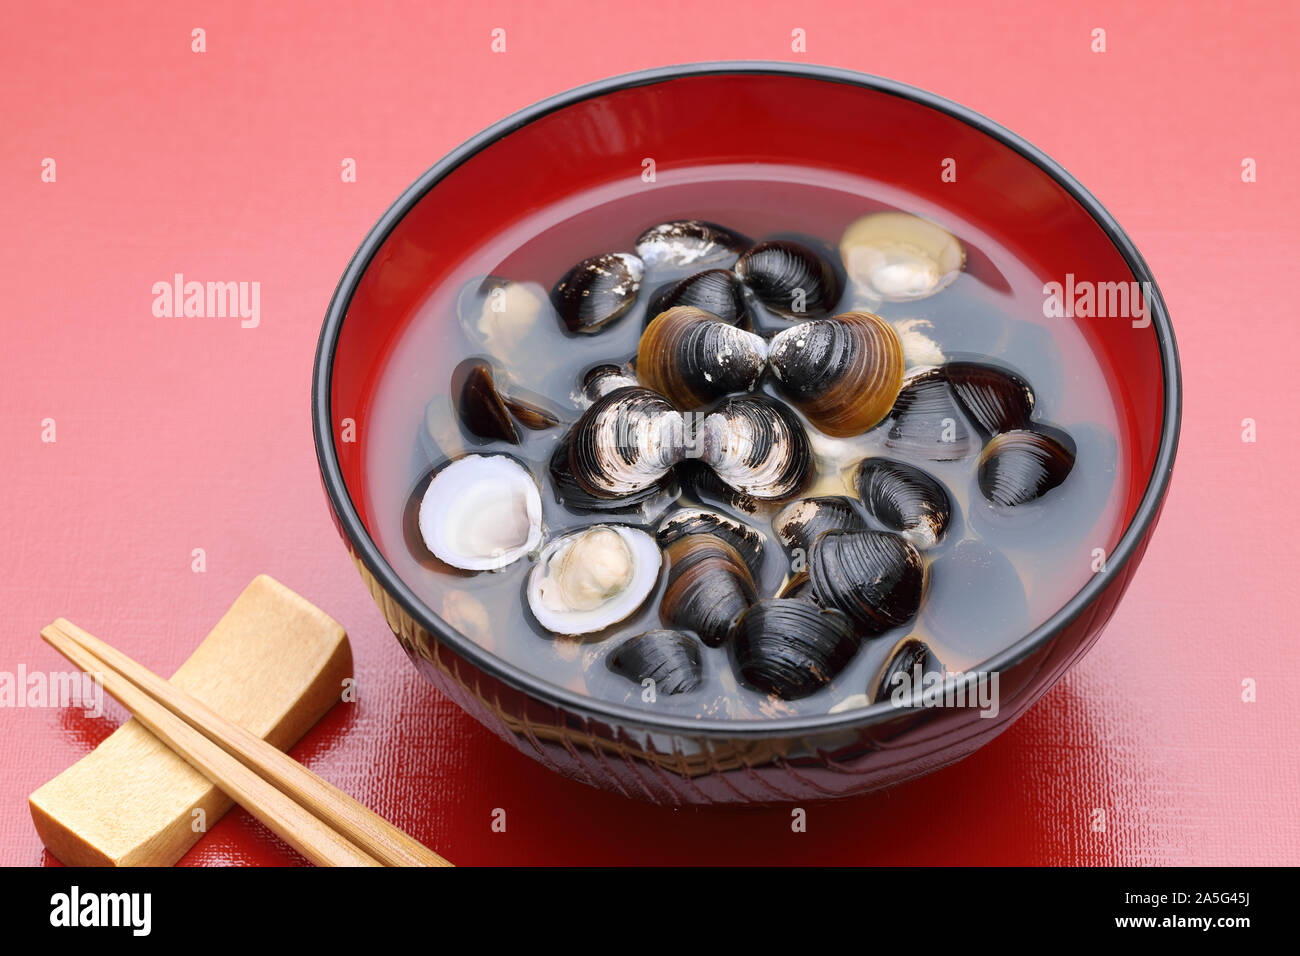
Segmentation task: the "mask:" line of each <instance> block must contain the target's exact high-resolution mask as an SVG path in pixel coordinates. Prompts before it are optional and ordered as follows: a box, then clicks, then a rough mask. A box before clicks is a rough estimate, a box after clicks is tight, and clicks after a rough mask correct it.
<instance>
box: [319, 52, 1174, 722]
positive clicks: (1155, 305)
mask: <svg viewBox="0 0 1300 956" xmlns="http://www.w3.org/2000/svg"><path fill="white" fill-rule="evenodd" d="M715 75H741V76H744V75H766V76H785V77H794V78H799V79H813V80H821V81H827V82H834V83H843V84H846V85H850V86H856V87H860V88H864V89H867V90H871V91H873V92H877V93H884V94H887V95H890V96H896V97H899V98H901V99H904V100H908V101H910V102H912V103H915V104H917V105H919V106H924V107H928V108H930V109H934V110H938V111H939V112H941V113H945V114H947V115H948V116H951V117H953V118H954V119H957V120H960V121H961V122H963V123H966V124H967V125H968V126H971V127H973V128H974V129H976V130H978V131H980V132H981V133H983V134H984V135H986V136H989V137H991V138H992V139H994V140H996V141H998V142H999V143H1001V144H1002V145H1003V146H1005V147H1007V148H1009V149H1011V150H1013V151H1015V152H1016V153H1018V154H1020V155H1021V156H1022V157H1024V158H1025V159H1027V160H1029V161H1030V162H1032V163H1034V165H1036V166H1038V167H1039V168H1040V169H1042V170H1043V171H1044V172H1045V173H1047V174H1048V175H1049V176H1051V177H1052V179H1053V180H1055V181H1056V183H1057V184H1058V185H1060V186H1061V187H1062V188H1063V189H1064V190H1065V191H1066V192H1067V193H1068V194H1069V195H1070V196H1071V197H1072V198H1073V199H1074V200H1075V201H1076V202H1078V203H1079V204H1080V205H1081V206H1082V207H1083V208H1084V209H1085V210H1086V211H1087V212H1088V214H1089V215H1090V216H1091V217H1092V218H1093V220H1094V221H1096V223H1097V224H1098V225H1099V226H1100V227H1101V229H1102V230H1103V232H1104V233H1105V234H1106V236H1107V237H1108V238H1109V239H1110V240H1111V242H1112V243H1113V244H1114V246H1115V248H1116V250H1117V251H1118V252H1119V253H1120V255H1121V256H1122V257H1123V258H1124V260H1125V262H1126V263H1127V265H1128V267H1129V269H1130V270H1131V271H1132V273H1133V278H1134V279H1136V280H1137V281H1139V282H1146V283H1148V285H1147V286H1146V287H1145V288H1146V289H1147V290H1148V291H1147V298H1148V303H1147V304H1148V308H1149V309H1150V313H1151V327H1152V329H1153V330H1154V332H1155V334H1156V337H1157V345H1158V347H1159V349H1160V363H1161V368H1162V371H1163V378H1164V396H1163V398H1164V403H1163V409H1162V412H1163V415H1162V422H1161V432H1160V441H1159V447H1158V449H1157V452H1156V459H1155V464H1154V467H1153V468H1152V471H1151V475H1150V477H1149V479H1148V481H1147V486H1146V489H1145V490H1144V491H1143V494H1142V500H1141V501H1140V502H1139V504H1138V508H1137V510H1136V511H1135V512H1134V515H1133V517H1132V519H1131V520H1130V521H1129V522H1128V524H1127V526H1126V527H1125V529H1124V532H1123V534H1122V535H1121V536H1120V540H1119V542H1118V544H1117V545H1116V546H1115V549H1114V551H1113V552H1112V553H1111V554H1110V555H1109V560H1108V561H1107V562H1106V570H1104V571H1101V572H1097V573H1095V574H1093V576H1092V577H1091V578H1090V579H1089V580H1088V582H1087V583H1086V584H1085V585H1084V586H1083V587H1082V588H1080V589H1079V590H1078V591H1077V592H1075V594H1074V595H1073V596H1072V597H1071V598H1070V599H1069V600H1068V601H1067V602H1066V603H1065V604H1064V605H1063V606H1062V607H1061V608H1060V609H1059V610H1057V611H1056V612H1054V613H1053V614H1052V616H1051V617H1049V618H1048V619H1047V620H1046V621H1044V622H1043V623H1042V624H1040V625H1039V626H1038V627H1036V628H1034V629H1033V630H1032V631H1030V632H1029V633H1028V634H1026V635H1024V636H1023V637H1021V638H1020V639H1019V640H1017V641H1016V642H1015V643H1014V644H1012V645H1010V646H1009V647H1007V648H1004V649H1003V650H1002V651H1000V652H999V653H997V654H995V655H994V656H993V657H991V658H988V659H987V660H985V661H983V662H981V663H980V665H979V667H978V670H979V671H984V672H993V671H999V672H1001V671H1005V670H1007V669H1008V668H1009V667H1011V666H1013V665H1014V664H1016V663H1017V662H1019V661H1020V660H1022V659H1024V658H1025V657H1027V656H1028V655H1029V654H1031V653H1032V652H1033V651H1034V650H1036V649H1037V648H1038V647H1040V646H1041V645H1043V644H1045V643H1047V642H1048V641H1050V640H1052V639H1053V638H1054V637H1056V636H1057V635H1058V634H1060V633H1061V632H1062V631H1063V630H1064V629H1065V628H1066V627H1068V626H1069V625H1070V624H1071V623H1073V622H1074V621H1075V619H1077V618H1078V617H1079V616H1080V615H1081V614H1082V613H1083V612H1084V611H1085V610H1086V609H1087V608H1088V607H1090V606H1091V605H1092V603H1093V602H1094V601H1095V600H1096V599H1097V598H1098V597H1100V595H1101V594H1102V592H1103V591H1105V590H1106V589H1107V588H1108V587H1109V586H1110V585H1111V584H1112V583H1113V582H1114V581H1116V580H1117V579H1118V578H1119V576H1120V575H1121V574H1122V573H1123V572H1124V570H1125V568H1126V566H1127V565H1128V563H1129V562H1130V561H1132V560H1134V558H1135V555H1136V552H1137V551H1138V549H1139V548H1140V546H1141V545H1142V542H1143V541H1144V540H1145V538H1146V536H1147V534H1148V532H1149V531H1150V529H1151V527H1152V525H1153V524H1154V523H1155V521H1156V519H1157V517H1158V516H1159V512H1160V508H1161V505H1162V503H1163V500H1164V496H1165V493H1166V491H1167V489H1168V487H1169V480H1170V475H1171V473H1172V470H1173V465H1174V458H1175V455H1176V453H1177V449H1178V437H1179V428H1180V423H1181V417H1182V374H1181V370H1180V366H1179V359H1178V347H1177V343H1176V342H1175V339H1174V330H1173V326H1172V324H1171V322H1170V319H1169V313H1168V310H1167V308H1166V306H1165V302H1164V298H1163V296H1162V295H1161V293H1160V289H1159V286H1158V285H1157V284H1156V281H1155V277H1154V276H1153V275H1152V274H1151V270H1150V267H1149V266H1148V265H1147V263H1146V260H1145V259H1143V257H1142V254H1141V253H1140V252H1138V250H1137V247H1136V246H1135V245H1134V243H1133V241H1132V240H1131V239H1130V238H1129V237H1128V235H1127V233H1125V232H1124V230H1123V229H1122V228H1121V227H1120V225H1119V223H1118V221H1117V220H1116V219H1115V217H1114V216H1113V215H1111V213H1110V212H1109V211H1107V210H1106V208H1105V207H1104V206H1102V204H1101V203H1100V202H1099V201H1098V200H1097V198H1096V197H1095V196H1093V195H1092V193H1090V192H1089V191H1088V190H1087V189H1086V188H1084V186H1083V185H1082V184H1081V183H1080V182H1079V181H1078V180H1076V179H1075V178H1074V177H1073V176H1072V175H1071V174H1070V173H1068V172H1067V171H1066V170H1065V169H1064V167H1062V166H1061V165H1060V164H1059V163H1057V162H1056V161H1055V160H1053V159H1052V158H1051V157H1049V156H1048V155H1047V154H1046V153H1044V152H1043V151H1042V150H1040V149H1039V148H1038V147H1036V146H1034V145H1033V144H1032V143H1030V142H1029V141H1028V140H1026V139H1024V138H1023V137H1021V136H1019V135H1017V134H1015V133H1013V132H1011V131H1010V130H1008V129H1006V128H1005V127H1003V126H1002V125H1000V124H998V123H996V122H994V121H993V120H991V119H989V118H988V117H986V116H984V115H983V114H981V113H978V112H976V111H974V110H972V109H969V108H968V107H965V106H962V105H960V104H958V103H955V102H953V101H951V100H948V99H946V98H944V97H941V96H938V95H936V94H934V93H930V92H927V91H925V90H922V89H920V88H918V87H914V86H911V85H909V84H906V83H902V82H899V81H897V80H890V79H886V78H884V77H878V76H873V75H871V74H867V73H860V72H857V71H854V70H848V69H844V68H842V67H833V66H822V65H813V64H802V63H787V62H782V61H763V60H734V61H733V60H722V61H710V62H701V63H686V64H678V65H673V66H662V67H654V68H651V69H647V70H639V71H636V72H633V73H625V74H621V75H618V76H612V77H608V78H605V79H601V80H597V81H595V82H593V83H587V84H584V85H582V86H578V87H574V88H573V89H570V90H567V91H565V92H563V93H559V94H556V95H554V96H551V97H548V98H546V99H544V100H541V101H539V102H537V103H534V104H532V105H531V106H527V107H525V108H523V109H521V110H519V111H518V112H515V113H513V114H511V115H510V116H507V117H506V118H504V119H502V120H500V121H498V122H496V123H494V124H492V125H491V126H489V127H487V128H486V129H484V130H482V131H481V132H479V133H478V134H476V135H475V136H473V137H471V138H470V139H468V140H466V141H465V142H464V143H462V144H461V145H459V146H457V147H456V148H455V149H453V150H452V151H451V152H449V153H448V154H447V155H446V156H444V157H443V158H442V159H440V160H438V162H436V163H435V164H434V165H432V166H431V167H429V169H427V170H426V171H425V172H424V173H422V174H421V175H420V176H419V178H418V179H416V180H415V182H413V183H412V184H411V185H410V186H408V187H407V188H406V189H405V190H404V191H403V192H402V194H401V195H400V196H399V197H398V198H397V199H396V200H395V201H394V202H393V204H392V205H391V206H389V208H388V209H387V210H386V211H385V212H384V213H383V215H382V216H380V217H379V219H378V221H377V222H376V223H375V224H374V226H372V227H371V229H370V231H369V232H368V233H367V234H366V237H365V239H364V240H363V241H362V243H361V245H360V246H359V247H358V249H357V251H356V252H355V253H354V254H353V256H352V259H351V260H350V261H349V263H348V265H347V268H346V269H345V270H344V272H343V274H342V276H341V277H340V279H339V282H338V285H337V286H336V288H335V290H334V295H333V297H332V298H331V299H330V304H329V308H328V309H327V311H326V314H325V321H324V323H323V325H322V327H321V333H320V338H319V341H318V343H317V348H316V356H315V361H314V364H313V369H312V392H311V402H312V432H313V438H314V443H315V446H316V458H317V462H318V464H319V466H320V471H321V477H322V481H323V484H324V486H325V491H326V494H327V495H328V497H329V500H330V504H331V507H332V508H333V510H334V514H335V516H336V517H337V519H338V522H339V525H340V527H341V528H342V529H343V531H344V533H345V534H346V535H347V538H348V541H349V543H350V545H351V547H352V550H353V553H354V554H355V555H356V556H358V557H359V558H360V560H361V561H362V563H363V564H364V565H365V567H366V569H367V570H368V571H369V573H370V574H371V575H373V576H374V577H375V579H376V580H377V581H378V582H379V583H380V584H381V585H382V586H383V588H384V590H385V591H387V592H388V594H389V596H390V597H391V598H392V599H393V600H395V601H396V602H397V603H398V604H399V605H400V606H401V607H402V609H403V610H404V611H405V612H406V613H407V614H408V615H410V616H411V617H412V618H413V619H414V620H415V621H417V622H418V623H419V624H420V625H421V626H422V627H424V628H425V629H427V630H428V631H429V632H430V633H432V634H435V635H437V638H438V640H439V641H441V642H443V643H445V644H447V645H448V646H449V647H450V648H451V649H452V650H453V651H454V652H455V653H456V654H457V655H459V656H460V657H462V658H465V659H467V660H468V661H469V662H470V663H472V664H473V665H474V666H476V667H478V668H480V669H481V670H483V671H485V672H486V673H488V674H490V675H491V676H493V677H494V678H496V679H497V680H500V681H502V682H503V683H505V684H507V685H509V686H511V687H513V688H515V689H516V690H519V691H521V692H522V693H524V694H526V695H528V696H529V697H531V698H534V699H536V700H539V701H542V702H544V703H546V704H549V705H551V706H554V707H556V708H558V709H560V710H564V711H567V712H569V713H573V714H575V715H580V716H583V717H585V718H588V719H596V720H603V721H607V722H609V723H611V724H613V725H619V726H623V725H632V726H633V727H639V728H644V729H646V730H653V731H661V732H669V733H674V734H680V735H686V736H694V737H711V738H718V737H730V738H755V737H771V736H776V735H785V734H807V733H822V732H835V731H844V730H851V729H853V728H858V727H865V726H868V725H873V724H878V723H884V722H887V721H888V720H890V719H891V718H894V717H901V716H903V715H906V714H908V713H914V711H913V710H910V709H900V708H898V707H896V706H894V705H893V704H892V703H890V702H889V701H880V702H877V703H873V704H870V705H868V706H866V707H861V708H853V709H850V710H846V711H842V712H840V713H826V714H805V715H800V716H795V717H771V718H761V719H751V718H745V719H733V718H725V719H720V718H696V717H690V716H686V715H677V714H656V713H653V712H650V711H644V710H640V709H637V708H635V707H630V706H628V705H626V704H618V703H614V702H612V701H604V700H600V699H599V698H596V697H591V696H588V695H586V694H580V693H578V692H576V691H571V690H568V689H567V688H564V687H560V686H558V685H556V684H552V683H550V682H549V681H547V680H544V679H542V678H539V677H536V676H534V675H532V674H530V673H528V672H527V671H525V670H523V669H522V668H519V667H517V666H515V665H513V664H511V663H509V662H508V661H506V660H504V659H502V658H500V657H497V656H496V655H495V654H493V653H491V652H490V651H488V650H486V649H484V648H482V647H480V646H479V645H477V644H475V643H474V642H473V641H472V640H470V639H469V638H467V637H465V636H464V635H462V634H461V633H460V632H459V631H457V630H456V629H455V628H453V627H451V626H450V625H448V624H446V623H445V622H444V621H442V620H441V619H440V618H439V617H438V616H437V615H436V614H434V613H433V612H432V609H431V608H429V607H428V606H427V605H426V604H425V603H424V602H423V601H422V600H421V599H420V598H419V597H418V596H417V595H416V594H415V592H414V590H413V589H412V588H411V587H410V586H409V585H408V584H407V583H406V582H405V581H404V580H403V579H402V578H401V577H400V576H399V575H398V574H397V572H396V571H394V570H393V568H392V566H391V565H389V563H388V562H387V560H386V559H385V558H384V557H383V555H382V554H381V553H380V551H379V548H378V546H377V545H376V544H375V542H374V540H373V539H372V538H371V536H370V533H369V532H368V531H367V530H366V528H365V526H364V524H363V523H362V521H361V517H360V514H359V513H358V511H357V509H356V506H355V505H354V504H353V502H352V498H351V494H350V493H349V491H348V489H347V486H346V484H345V483H344V480H343V474H342V469H341V467H340V465H339V459H338V454H337V451H336V449H335V445H334V427H333V421H332V417H333V416H332V384H333V370H334V355H335V351H336V349H337V347H338V341H339V335H340V332H341V330H342V327H343V321H344V319H345V317H346V315H347V312H348V308H349V307H350V305H351V302H352V296H353V294H354V293H355V291H356V288H357V285H358V283H359V282H360V280H361V278H362V276H363V275H364V274H365V272H366V270H367V269H368V268H369V266H370V263H371V261H372V260H373V258H374V256H375V254H376V253H377V252H378V250H379V249H380V248H381V247H382V246H383V244H384V242H385V241H386V240H387V239H388V237H389V235H390V234H391V233H392V231H393V229H394V228H396V226H397V224H398V223H399V222H400V221H401V220H402V218H403V217H405V216H406V214H407V213H408V212H410V210H411V209H412V208H414V206H415V205H416V204H417V203H418V202H419V201H420V200H421V199H422V198H423V197H424V196H425V194H426V193H428V192H429V191H430V190H431V189H433V188H434V186H436V185H437V184H438V183H439V182H440V181H441V180H442V179H443V178H444V177H446V176H447V175H448V174H449V173H450V172H451V171H452V170H454V169H456V168H457V167H458V166H460V165H461V164H462V163H464V162H465V161H467V160H468V159H470V158H471V157H473V156H474V155H475V154H477V153H478V152H480V151H482V150H483V149H485V148H487V147H488V146H490V145H491V144H493V143H495V142H496V141H497V140H499V139H502V138H504V137H505V136H507V135H509V134H510V133H512V132H514V131H515V130H517V129H519V128H521V127H523V126H526V125H528V124H529V123H532V122H534V121H535V120H537V119H539V118H541V117H543V116H546V115H548V114H550V113H553V112H556V111H557V110H561V109H564V108H566V107H568V106H572V105H574V104H576V103H579V102H582V101H584V100H589V99H594V98H597V97H601V96H605V95H607V94H610V93H615V92H618V91H621V90H626V89H631V88H634V87H639V86H650V85H654V84H658V83H663V82H668V81H672V80H678V79H683V78H687V77H699V76H715ZM968 673H970V672H968Z"/></svg>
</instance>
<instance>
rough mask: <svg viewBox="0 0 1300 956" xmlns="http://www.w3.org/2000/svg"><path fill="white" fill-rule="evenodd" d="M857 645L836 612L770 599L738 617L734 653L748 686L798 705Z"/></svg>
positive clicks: (854, 635) (851, 630)
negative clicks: (798, 701)
mask: <svg viewBox="0 0 1300 956" xmlns="http://www.w3.org/2000/svg"><path fill="white" fill-rule="evenodd" d="M861 644H862V641H861V638H860V637H859V636H858V635H857V633H856V632H855V630H854V627H853V624H852V622H851V621H850V620H849V618H848V617H847V616H846V615H844V614H843V613H841V612H840V611H837V610H827V609H825V608H820V607H817V606H816V605H815V604H810V603H808V602H807V601H800V600H794V599H789V598H769V599H768V600H765V601H760V602H759V603H757V604H755V605H754V606H753V607H751V608H750V609H749V610H748V611H746V612H745V614H744V616H743V617H741V619H740V621H739V623H738V624H737V626H736V637H735V643H734V648H733V651H734V655H735V659H736V666H737V669H738V670H739V671H740V674H741V676H742V677H743V678H744V680H745V681H746V682H747V683H748V684H750V685H751V686H753V687H757V688H758V689H759V690H763V691H767V692H768V693H771V694H776V695H777V696H778V697H780V698H782V699H784V700H797V699H798V698H800V697H807V696H808V695H809V694H812V693H815V692H816V691H818V690H820V689H821V688H823V687H825V686H826V685H827V684H828V683H830V682H831V680H833V679H834V678H835V676H836V675H838V674H839V673H840V672H841V671H842V670H844V668H845V667H846V666H847V665H848V663H849V661H851V660H852V659H853V656H854V655H855V654H856V653H857V651H858V648H859V647H861Z"/></svg>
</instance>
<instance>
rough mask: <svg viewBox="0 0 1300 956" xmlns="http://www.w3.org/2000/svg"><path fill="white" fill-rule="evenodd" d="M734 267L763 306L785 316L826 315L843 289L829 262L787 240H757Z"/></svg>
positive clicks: (810, 250)
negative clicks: (758, 241)
mask: <svg viewBox="0 0 1300 956" xmlns="http://www.w3.org/2000/svg"><path fill="white" fill-rule="evenodd" d="M735 269H736V275H738V276H740V278H741V279H742V280H743V281H744V283H745V285H746V286H748V287H749V289H750V291H751V292H753V293H754V295H755V296H756V297H757V298H758V300H759V301H760V302H762V303H763V305H765V306H767V308H769V309H771V310H772V311H773V312H776V313H777V314H778V315H784V316H786V317H787V318H816V317H818V316H824V315H829V314H830V313H831V312H832V311H834V309H835V306H836V304H837V303H838V302H839V301H840V295H841V293H842V292H843V291H844V288H843V283H842V282H841V280H840V277H839V275H838V274H837V273H836V272H835V270H834V269H833V268H832V267H831V264H830V263H829V262H827V261H826V260H825V259H824V258H823V257H822V256H821V255H820V254H818V253H817V252H816V251H815V250H813V249H810V248H809V247H808V246H805V245H803V244H801V243H798V242H791V241H789V240H784V239H777V240H772V241H770V242H760V243H759V244H758V245H756V246H754V247H753V248H752V249H750V250H749V251H748V252H746V253H745V254H744V255H743V256H741V257H740V261H738V262H737V263H736V266H735Z"/></svg>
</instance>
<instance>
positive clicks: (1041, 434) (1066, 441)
mask: <svg viewBox="0 0 1300 956" xmlns="http://www.w3.org/2000/svg"><path fill="white" fill-rule="evenodd" d="M1074 456H1075V444H1074V440H1073V439H1071V438H1070V436H1069V435H1067V434H1066V433H1065V432H1063V431H1061V430H1060V429H1057V428H1050V427H1048V426H1038V427H1036V428H1034V429H1033V430H1029V429H1018V430H1015V431H1009V432H1004V433H1002V434H1001V435H996V436H994V438H993V439H992V440H991V441H990V442H989V443H988V445H986V446H985V448H984V451H983V453H982V454H981V455H980V460H979V470H978V472H977V473H976V475H977V479H978V482H979V488H980V491H981V492H983V494H984V497H985V498H987V499H988V500H989V501H991V502H993V504H995V505H1000V506H1002V507H1004V508H1013V507H1015V506H1016V505H1023V504H1025V503H1026V502H1029V501H1033V500H1034V499H1036V498H1040V497H1042V496H1043V495H1045V494H1046V493H1047V492H1049V491H1051V490H1052V489H1053V488H1055V487H1056V486H1057V485H1059V484H1061V482H1063V481H1065V479H1066V478H1067V477H1068V476H1069V474H1070V471H1071V469H1073V468H1074Z"/></svg>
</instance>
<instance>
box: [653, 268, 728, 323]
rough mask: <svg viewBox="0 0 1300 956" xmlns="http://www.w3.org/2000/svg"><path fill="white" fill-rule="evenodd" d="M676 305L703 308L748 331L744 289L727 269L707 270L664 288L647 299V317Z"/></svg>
mask: <svg viewBox="0 0 1300 956" xmlns="http://www.w3.org/2000/svg"><path fill="white" fill-rule="evenodd" d="M677 306H691V307H692V308H696V309H703V310H704V311H705V312H708V313H709V314H710V315H713V316H715V317H716V318H719V319H721V320H722V321H723V322H726V323H727V324H728V325H739V326H742V327H746V328H748V325H749V313H748V310H747V308H746V305H745V287H744V284H743V283H742V282H741V281H740V278H739V277H738V276H737V275H736V274H735V273H734V272H732V271H731V270H730V269H708V270H706V271H704V272H697V273H695V275H692V276H687V277H686V278H685V279H679V280H678V281H677V282H674V283H671V284H670V285H667V286H664V287H663V288H662V289H660V290H658V291H657V292H656V293H655V294H654V296H653V297H652V298H651V299H650V307H649V309H648V310H647V311H646V316H647V318H653V317H654V316H656V315H658V314H659V313H660V312H667V311H668V310H669V309H672V308H676V307H677Z"/></svg>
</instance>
